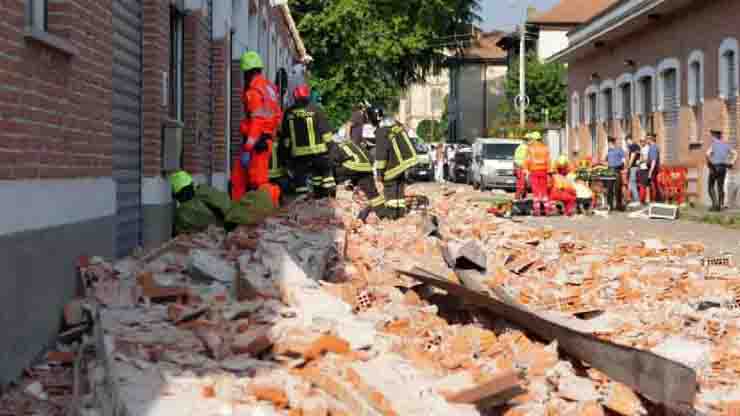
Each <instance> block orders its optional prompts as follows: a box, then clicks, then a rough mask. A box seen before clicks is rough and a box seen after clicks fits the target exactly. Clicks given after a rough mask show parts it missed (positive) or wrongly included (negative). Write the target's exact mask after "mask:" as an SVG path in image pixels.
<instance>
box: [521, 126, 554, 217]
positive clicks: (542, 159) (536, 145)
mask: <svg viewBox="0 0 740 416" xmlns="http://www.w3.org/2000/svg"><path fill="white" fill-rule="evenodd" d="M524 166H525V169H526V170H527V173H529V182H530V184H531V185H532V193H533V194H534V197H533V198H532V199H533V209H532V212H533V214H534V215H535V216H539V215H540V214H541V213H544V212H545V209H544V208H545V205H546V204H547V201H548V192H547V175H548V173H549V171H550V149H548V147H547V145H546V144H544V143H542V136H539V135H538V136H534V138H533V140H532V143H530V145H529V148H528V149H527V161H526V162H525V164H524Z"/></svg>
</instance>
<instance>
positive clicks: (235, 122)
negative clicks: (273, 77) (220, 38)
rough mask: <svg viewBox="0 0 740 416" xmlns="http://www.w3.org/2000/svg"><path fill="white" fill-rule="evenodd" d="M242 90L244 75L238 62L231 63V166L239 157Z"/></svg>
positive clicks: (242, 108) (242, 113)
mask: <svg viewBox="0 0 740 416" xmlns="http://www.w3.org/2000/svg"><path fill="white" fill-rule="evenodd" d="M243 90H244V74H243V73H242V71H241V69H239V61H238V60H237V61H233V62H232V63H231V166H234V164H235V163H237V160H238V159H239V156H240V155H241V145H242V141H243V139H242V133H241V131H240V130H239V124H240V123H241V121H242V118H243V117H244V105H243V104H242V92H243Z"/></svg>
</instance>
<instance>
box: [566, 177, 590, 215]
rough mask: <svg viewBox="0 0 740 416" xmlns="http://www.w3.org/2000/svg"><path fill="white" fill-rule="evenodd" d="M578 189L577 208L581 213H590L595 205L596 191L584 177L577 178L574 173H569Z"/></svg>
mask: <svg viewBox="0 0 740 416" xmlns="http://www.w3.org/2000/svg"><path fill="white" fill-rule="evenodd" d="M568 179H570V180H571V181H572V182H573V183H574V187H575V190H576V209H577V210H578V213H579V214H586V215H587V214H590V213H591V207H592V206H593V200H594V192H593V191H592V190H591V188H590V187H589V186H588V184H587V183H586V181H584V180H583V179H577V178H576V175H575V174H574V173H572V174H570V175H568Z"/></svg>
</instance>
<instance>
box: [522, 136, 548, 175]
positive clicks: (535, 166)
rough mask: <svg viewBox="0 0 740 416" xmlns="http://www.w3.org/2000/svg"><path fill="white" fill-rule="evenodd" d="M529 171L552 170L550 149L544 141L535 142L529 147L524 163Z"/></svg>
mask: <svg viewBox="0 0 740 416" xmlns="http://www.w3.org/2000/svg"><path fill="white" fill-rule="evenodd" d="M524 166H525V168H526V169H527V170H528V171H529V172H548V171H549V170H550V149H549V148H548V147H547V145H546V144H544V143H542V142H535V143H532V144H530V145H529V148H528V149H527V160H526V162H525V163H524Z"/></svg>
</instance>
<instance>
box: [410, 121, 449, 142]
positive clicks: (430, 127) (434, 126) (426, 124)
mask: <svg viewBox="0 0 740 416" xmlns="http://www.w3.org/2000/svg"><path fill="white" fill-rule="evenodd" d="M416 134H417V135H418V136H419V137H420V138H422V139H424V141H425V142H427V143H438V142H441V141H442V138H443V137H444V135H443V134H444V130H443V129H442V123H440V122H439V121H437V120H422V121H421V123H419V126H418V127H416Z"/></svg>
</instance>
